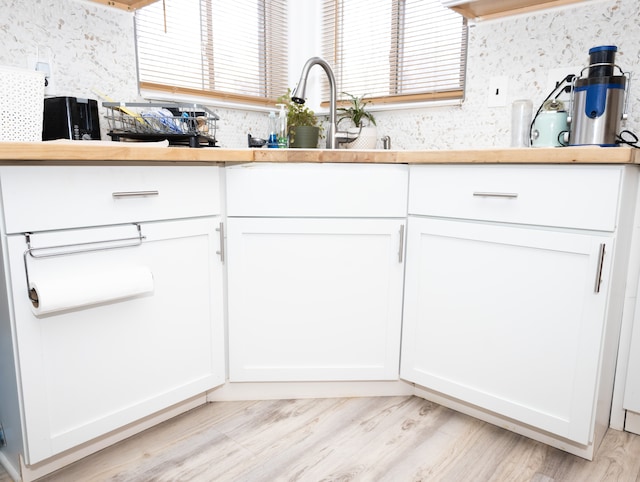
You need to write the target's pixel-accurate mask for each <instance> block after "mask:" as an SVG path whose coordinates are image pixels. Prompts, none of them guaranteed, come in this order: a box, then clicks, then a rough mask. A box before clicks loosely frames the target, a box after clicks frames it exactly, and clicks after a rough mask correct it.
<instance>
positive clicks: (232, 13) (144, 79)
mask: <svg viewBox="0 0 640 482" xmlns="http://www.w3.org/2000/svg"><path fill="white" fill-rule="evenodd" d="M136 38H137V49H138V75H139V79H140V87H141V88H143V89H150V90H160V91H169V92H173V93H178V94H180V93H182V94H193V95H206V96H211V97H216V98H222V99H225V100H230V101H240V102H251V103H264V104H269V105H271V104H273V103H274V99H275V98H276V97H278V96H280V95H282V93H283V92H286V91H287V59H286V55H287V51H288V48H287V0H235V1H233V2H230V1H225V0H164V1H162V2H156V3H154V4H151V5H149V6H147V7H144V8H141V9H139V10H138V11H137V12H136Z"/></svg>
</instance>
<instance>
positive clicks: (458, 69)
mask: <svg viewBox="0 0 640 482" xmlns="http://www.w3.org/2000/svg"><path fill="white" fill-rule="evenodd" d="M322 31H323V36H322V49H323V56H324V58H325V59H326V60H327V61H328V62H329V63H330V64H331V65H332V67H333V69H334V73H335V75H336V83H337V84H338V92H339V93H340V92H348V93H350V94H353V95H363V94H367V97H368V98H372V99H374V100H375V101H376V102H407V101H415V100H429V99H455V98H462V96H463V93H464V77H465V70H466V65H465V64H466V50H467V25H466V21H465V19H464V18H463V17H462V16H460V15H459V14H458V13H455V12H453V11H451V10H449V9H447V8H445V7H443V6H442V4H441V3H440V0H323V18H322ZM323 98H324V99H325V100H326V99H328V98H329V93H328V86H327V85H325V91H324V95H323Z"/></svg>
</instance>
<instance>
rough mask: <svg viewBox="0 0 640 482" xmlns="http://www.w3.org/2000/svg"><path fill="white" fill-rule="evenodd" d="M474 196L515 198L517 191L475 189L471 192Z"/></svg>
mask: <svg viewBox="0 0 640 482" xmlns="http://www.w3.org/2000/svg"><path fill="white" fill-rule="evenodd" d="M473 195H474V196H476V197H502V198H511V199H515V198H517V197H518V193H517V192H486V191H475V192H474V193H473Z"/></svg>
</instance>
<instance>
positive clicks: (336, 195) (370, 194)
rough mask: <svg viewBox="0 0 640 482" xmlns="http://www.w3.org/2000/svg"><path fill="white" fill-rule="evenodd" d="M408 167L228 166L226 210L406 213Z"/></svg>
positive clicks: (257, 214)
mask: <svg viewBox="0 0 640 482" xmlns="http://www.w3.org/2000/svg"><path fill="white" fill-rule="evenodd" d="M408 172H409V171H408V168H407V166H406V165H389V164H386V165H373V164H304V163H300V164H271V163H269V164H263V163H253V164H243V165H238V166H233V167H228V168H227V169H226V177H227V214H228V215H229V216H238V217H239V216H250V217H364V218H366V217H405V216H406V213H407V187H408Z"/></svg>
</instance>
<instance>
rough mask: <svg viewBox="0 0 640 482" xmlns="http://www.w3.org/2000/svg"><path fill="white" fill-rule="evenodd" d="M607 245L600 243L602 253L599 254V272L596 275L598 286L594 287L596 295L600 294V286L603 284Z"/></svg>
mask: <svg viewBox="0 0 640 482" xmlns="http://www.w3.org/2000/svg"><path fill="white" fill-rule="evenodd" d="M604 254H605V244H604V243H600V251H599V253H598V271H597V273H596V284H595V286H594V287H593V291H594V292H595V293H600V285H601V284H602V267H603V265H604Z"/></svg>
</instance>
